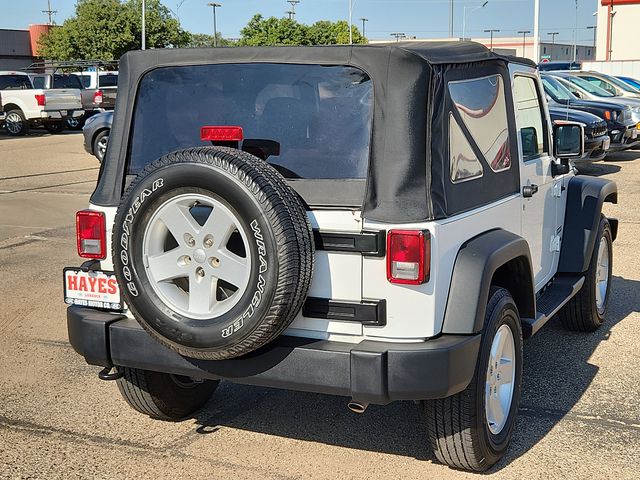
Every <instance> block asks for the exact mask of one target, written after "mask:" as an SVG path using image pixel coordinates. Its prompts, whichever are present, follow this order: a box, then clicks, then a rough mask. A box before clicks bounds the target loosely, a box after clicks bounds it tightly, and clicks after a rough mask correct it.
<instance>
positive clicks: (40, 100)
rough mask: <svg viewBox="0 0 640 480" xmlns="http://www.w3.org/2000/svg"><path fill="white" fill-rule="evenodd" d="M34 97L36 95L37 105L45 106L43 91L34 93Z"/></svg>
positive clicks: (45, 100)
mask: <svg viewBox="0 0 640 480" xmlns="http://www.w3.org/2000/svg"><path fill="white" fill-rule="evenodd" d="M35 97H36V103H37V104H38V106H39V107H46V106H47V98H46V97H45V96H44V93H40V94H36V95H35Z"/></svg>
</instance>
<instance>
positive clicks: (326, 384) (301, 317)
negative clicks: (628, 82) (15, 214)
mask: <svg viewBox="0 0 640 480" xmlns="http://www.w3.org/2000/svg"><path fill="white" fill-rule="evenodd" d="M120 67H121V71H122V72H123V75H122V80H124V83H121V84H120V92H119V95H121V98H120V101H121V102H122V105H127V106H129V108H123V109H117V110H116V111H115V113H114V121H113V130H112V132H111V136H110V139H109V148H108V149H107V153H106V156H105V158H104V161H103V163H102V167H101V172H100V175H99V177H98V183H97V185H96V189H95V191H94V193H93V195H92V196H91V202H90V209H89V210H83V211H81V212H78V214H77V217H76V218H77V221H76V225H77V246H78V252H79V254H80V256H81V257H83V258H85V259H86V262H85V263H84V264H83V265H82V267H79V268H76V267H70V268H67V269H65V272H64V278H65V301H66V302H67V303H68V304H70V305H71V306H69V308H68V309H67V322H68V329H69V339H70V342H71V344H72V345H73V347H74V349H75V350H76V351H77V352H78V353H79V354H81V355H83V356H84V357H85V359H86V360H87V361H88V362H89V363H91V364H93V365H99V366H101V367H103V368H104V369H103V370H102V372H101V373H100V377H101V378H102V379H104V380H115V381H117V383H118V386H119V390H120V393H121V394H122V395H123V397H124V399H125V401H126V402H128V404H129V405H130V406H131V407H132V408H134V409H135V410H137V411H138V412H141V413H143V414H145V415H149V416H151V417H153V418H156V419H162V420H176V419H179V418H183V417H185V416H189V415H191V414H192V413H193V412H194V411H195V410H197V409H198V408H200V407H201V406H202V405H204V404H205V402H207V401H208V400H209V398H210V397H211V395H212V394H213V392H214V391H215V389H216V387H217V386H218V382H219V380H220V379H221V378H224V379H228V380H230V381H232V382H233V381H235V382H239V383H245V384H253V385H262V386H271V387H277V388H286V389H290V390H301V391H311V392H316V393H326V394H335V395H342V396H346V397H349V398H350V401H349V404H348V406H349V408H350V409H351V410H352V411H354V412H358V413H362V412H364V411H365V410H366V408H367V405H368V404H371V403H373V404H379V405H386V404H389V403H391V402H393V401H395V400H415V401H416V402H417V403H418V405H419V408H420V409H421V411H422V412H423V413H424V414H425V416H426V421H427V427H428V432H429V434H428V435H427V434H425V436H424V438H423V440H422V442H424V444H429V445H430V446H431V447H432V448H433V450H434V452H435V456H436V458H438V459H439V460H440V461H441V462H444V463H446V464H448V465H451V466H453V467H456V468H463V469H468V470H486V469H488V468H489V467H491V466H492V465H494V464H495V463H496V462H497V461H498V460H499V459H500V458H501V457H502V456H503V455H504V453H505V452H506V450H507V448H508V445H509V442H510V438H511V436H512V433H513V430H514V427H515V423H516V422H515V420H516V415H517V412H518V403H519V400H520V392H521V382H522V372H523V370H522V364H523V346H522V339H523V338H525V339H526V338H529V337H531V336H532V335H534V334H535V333H536V332H538V331H539V330H540V328H541V327H542V326H543V325H544V324H545V323H546V322H547V321H548V320H549V319H551V318H552V317H553V316H554V315H555V314H556V313H558V314H559V317H560V320H561V322H562V324H563V325H564V326H565V327H566V328H568V329H571V330H577V331H594V330H596V329H597V328H599V327H600V326H601V325H602V324H603V322H604V321H605V318H606V316H607V306H608V302H609V297H610V288H611V284H612V282H611V271H612V270H611V266H612V261H613V256H612V254H613V244H612V242H613V241H614V240H615V238H616V234H617V231H618V228H617V226H618V222H617V220H615V219H608V218H606V217H605V216H604V215H603V214H602V205H603V203H604V202H617V198H618V196H617V187H616V185H615V183H613V182H611V181H608V180H605V179H602V178H594V177H587V176H574V175H573V172H572V169H571V168H570V165H569V162H570V160H571V159H574V158H580V157H582V155H583V153H584V151H583V146H582V145H583V142H582V140H583V135H584V132H583V127H582V125H581V124H577V123H572V122H566V123H563V124H561V125H552V124H551V122H550V120H549V113H548V111H547V106H546V101H545V98H544V94H543V87H542V84H541V82H540V79H539V77H538V76H537V73H536V69H535V64H533V63H532V62H530V61H528V60H525V59H513V58H506V57H504V56H500V55H496V54H494V53H493V52H491V51H489V50H488V49H487V48H486V47H484V46H482V45H479V44H475V43H471V42H425V43H418V42H416V43H413V42H412V43H406V44H395V43H394V44H389V45H383V46H378V45H376V46H369V45H354V46H347V45H340V46H330V47H312V48H311V47H275V48H268V47H266V48H234V49H210V50H205V49H184V50H180V49H158V50H153V51H136V52H129V53H127V54H125V55H124V57H123V58H122V60H121V63H120ZM196 93H197V94H196ZM241 106H242V108H240V107H241ZM425 147H426V148H425ZM110 239H113V241H110ZM572 340H573V341H575V342H579V341H580V339H579V337H572ZM563 361H566V359H563ZM99 408H100V407H99V405H96V409H99ZM220 408H222V405H220ZM311 414H314V413H311Z"/></svg>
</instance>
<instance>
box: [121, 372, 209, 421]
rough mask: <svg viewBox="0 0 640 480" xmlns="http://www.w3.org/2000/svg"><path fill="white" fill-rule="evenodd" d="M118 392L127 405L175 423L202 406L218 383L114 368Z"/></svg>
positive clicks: (167, 374)
mask: <svg viewBox="0 0 640 480" xmlns="http://www.w3.org/2000/svg"><path fill="white" fill-rule="evenodd" d="M118 369H119V370H120V372H121V373H122V374H123V376H122V377H121V378H119V379H118V380H117V384H118V389H119V390H120V393H121V394H122V396H123V398H124V399H125V400H126V401H127V403H128V404H129V405H130V406H131V407H132V408H133V409H134V410H137V411H138V412H140V413H144V414H145V415H149V416H150V417H151V418H155V419H157V420H168V421H172V420H173V421H175V420H180V419H182V418H185V417H188V416H189V415H191V414H192V413H193V412H195V411H196V410H198V409H200V408H201V407H202V406H204V404H205V403H207V401H209V399H210V398H211V395H213V392H214V391H215V390H216V388H217V387H218V384H219V383H220V382H219V381H218V380H197V379H194V378H191V377H183V376H180V375H172V374H169V373H160V372H152V371H150V370H139V369H137V368H127V367H118Z"/></svg>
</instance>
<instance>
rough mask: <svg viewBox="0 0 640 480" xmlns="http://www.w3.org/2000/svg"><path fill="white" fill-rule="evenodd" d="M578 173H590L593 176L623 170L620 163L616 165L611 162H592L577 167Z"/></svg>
mask: <svg viewBox="0 0 640 480" xmlns="http://www.w3.org/2000/svg"><path fill="white" fill-rule="evenodd" d="M577 169H578V175H589V176H591V177H600V176H602V175H611V174H613V173H617V172H619V171H620V170H622V167H621V166H620V165H614V164H611V163H602V162H600V163H591V164H586V165H580V166H578V167H577Z"/></svg>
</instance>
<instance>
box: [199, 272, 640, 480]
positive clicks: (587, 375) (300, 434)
mask: <svg viewBox="0 0 640 480" xmlns="http://www.w3.org/2000/svg"><path fill="white" fill-rule="evenodd" d="M612 282H613V283H612V290H611V291H612V297H611V300H610V304H609V310H608V315H607V320H606V322H605V324H604V325H603V326H602V327H601V328H600V329H599V330H598V331H596V332H594V333H574V332H568V331H566V330H564V329H563V328H562V326H561V325H560V322H559V320H558V319H557V317H556V318H554V319H552V320H551V321H550V322H549V324H547V325H546V326H545V327H544V328H543V329H542V330H541V331H540V332H539V333H538V334H537V335H536V336H535V337H533V338H532V339H531V340H529V341H527V342H526V343H525V349H524V380H523V392H522V398H521V402H520V410H519V414H518V420H517V426H516V430H515V435H514V438H513V442H512V444H511V447H510V449H509V451H508V452H507V455H506V456H505V457H504V458H503V459H502V460H501V461H500V462H499V463H498V464H497V465H496V466H495V467H493V468H492V469H491V470H490V471H489V473H492V472H496V471H498V470H500V469H502V468H504V467H505V466H508V465H509V464H510V463H511V462H512V461H514V460H515V459H517V458H518V457H520V456H521V455H522V454H524V453H526V452H527V451H528V450H530V449H531V448H532V447H533V446H534V445H536V443H538V442H539V441H540V440H541V439H542V438H544V437H545V435H547V433H549V431H550V430H551V429H552V428H553V427H554V426H555V425H556V424H557V423H558V422H559V421H560V420H561V419H562V418H563V417H564V416H565V415H566V414H567V413H569V412H570V411H571V409H572V408H573V407H574V406H575V405H576V403H577V402H578V401H579V400H580V398H581V397H582V395H583V394H584V393H585V392H586V390H587V389H588V388H589V385H590V384H591V382H592V381H593V378H594V377H595V375H596V373H597V371H598V367H596V366H594V365H592V364H590V363H589V358H590V357H591V355H592V354H593V352H594V351H595V350H596V348H598V346H599V345H600V343H601V342H606V341H607V340H608V339H609V336H610V331H611V329H612V328H613V327H614V326H615V325H616V324H618V323H619V322H621V321H622V320H624V319H625V318H627V317H628V315H629V314H630V313H632V312H637V311H640V305H639V303H638V299H639V298H640V282H639V281H635V280H628V279H625V278H622V277H613V280H612ZM347 400H348V399H347V398H344V397H332V396H326V395H318V394H313V393H296V392H289V391H285V390H277V389H268V388H261V387H250V386H244V385H234V384H231V383H228V382H223V383H222V384H221V386H220V388H219V390H218V391H217V392H216V394H215V395H214V397H213V399H212V400H211V401H210V402H209V404H208V405H207V406H206V407H205V408H204V409H203V410H201V411H200V412H199V413H198V414H197V415H196V416H195V425H196V428H195V432H196V433H198V434H215V432H217V431H218V430H219V429H220V428H221V427H230V428H237V429H242V430H248V431H251V432H258V433H265V434H268V435H275V436H281V437H287V438H295V439H299V440H305V441H311V442H320V443H325V444H329V445H336V446H340V447H346V448H352V449H357V450H367V451H374V452H380V453H388V454H394V455H403V456H408V457H414V458H416V459H419V460H431V461H433V460H434V457H433V454H432V453H431V452H430V450H429V448H428V445H427V432H426V428H425V424H424V421H423V419H422V417H421V415H420V412H419V411H418V408H416V405H415V404H414V403H413V402H395V403H393V404H391V405H388V406H386V407H381V406H376V405H371V406H370V407H369V408H368V409H367V411H366V412H365V413H364V414H362V415H357V414H354V413H351V412H350V411H348V410H347V406H346V404H347Z"/></svg>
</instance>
